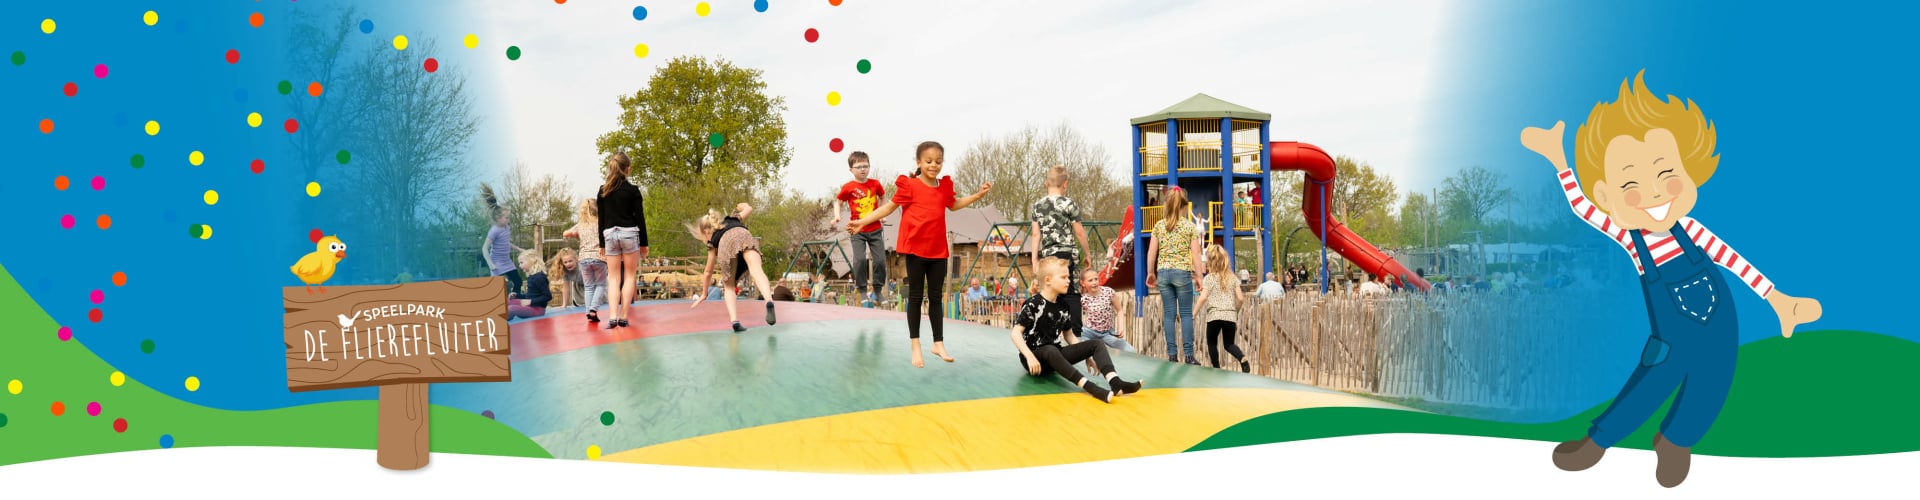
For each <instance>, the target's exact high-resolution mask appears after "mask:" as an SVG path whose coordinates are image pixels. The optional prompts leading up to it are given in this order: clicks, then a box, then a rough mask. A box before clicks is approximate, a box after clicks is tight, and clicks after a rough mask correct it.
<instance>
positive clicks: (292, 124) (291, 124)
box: [286, 118, 300, 134]
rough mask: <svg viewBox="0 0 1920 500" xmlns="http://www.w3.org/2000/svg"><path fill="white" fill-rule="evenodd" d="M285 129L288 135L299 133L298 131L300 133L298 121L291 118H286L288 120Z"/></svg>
mask: <svg viewBox="0 0 1920 500" xmlns="http://www.w3.org/2000/svg"><path fill="white" fill-rule="evenodd" d="M286 128H287V133H289V134H291V133H294V132H299V131H300V120H295V119H292V118H288V119H287V124H286Z"/></svg>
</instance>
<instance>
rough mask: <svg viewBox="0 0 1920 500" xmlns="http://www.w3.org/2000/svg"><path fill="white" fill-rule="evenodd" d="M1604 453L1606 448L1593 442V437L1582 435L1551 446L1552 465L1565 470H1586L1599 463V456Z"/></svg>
mask: <svg viewBox="0 0 1920 500" xmlns="http://www.w3.org/2000/svg"><path fill="white" fill-rule="evenodd" d="M1606 454H1607V449H1606V448H1602V447H1601V446H1600V444H1599V443H1595V442H1593V438H1591V437H1583V438H1580V439H1577V440H1573V441H1567V442H1564V443H1560V446H1555V447H1553V465H1555V466H1558V467H1560V470H1565V471H1582V470H1587V468H1589V467H1593V464H1597V463H1600V457H1601V456H1604V455H1606Z"/></svg>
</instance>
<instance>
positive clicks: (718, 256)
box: [687, 203, 774, 333]
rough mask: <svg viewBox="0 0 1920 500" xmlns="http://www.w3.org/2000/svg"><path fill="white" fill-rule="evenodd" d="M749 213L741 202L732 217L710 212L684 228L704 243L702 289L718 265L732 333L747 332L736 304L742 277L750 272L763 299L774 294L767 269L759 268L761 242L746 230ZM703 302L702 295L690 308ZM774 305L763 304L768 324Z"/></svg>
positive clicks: (745, 205)
mask: <svg viewBox="0 0 1920 500" xmlns="http://www.w3.org/2000/svg"><path fill="white" fill-rule="evenodd" d="M752 214H753V207H752V206H750V205H747V204H745V203H741V204H739V205H735V206H734V212H733V214H731V215H727V216H725V217H722V216H721V215H720V211H718V210H711V209H709V210H707V215H706V216H704V217H701V218H700V221H699V222H697V223H694V224H688V225H687V231H688V232H691V233H693V237H694V238H698V239H700V240H701V241H704V242H706V243H707V270H706V272H703V273H701V276H703V277H702V278H701V279H700V287H701V288H706V287H707V286H709V285H710V284H712V282H713V276H714V272H715V271H716V269H714V267H715V266H716V265H718V266H719V269H717V271H719V273H720V278H721V279H720V288H721V289H722V291H723V292H724V293H725V294H726V295H725V296H724V297H725V298H726V300H727V320H729V321H732V322H733V331H734V333H739V332H744V331H747V329H746V327H743V326H740V310H739V308H738V306H737V305H736V303H735V302H736V301H738V300H739V296H740V278H741V276H742V275H745V274H748V273H752V274H753V283H754V285H755V286H758V287H759V288H758V289H759V290H761V292H760V294H761V295H762V296H763V297H764V296H767V295H770V294H771V293H772V291H773V286H772V284H771V283H770V282H769V280H768V279H767V272H766V270H764V269H761V267H760V243H759V242H758V241H757V240H756V239H755V238H754V237H753V233H751V232H749V231H747V225H746V223H745V221H746V218H747V216H748V215H752ZM706 300H707V296H705V295H702V296H698V297H695V298H694V299H693V307H700V303H701V302H705V301H706ZM773 302H774V301H773V300H767V301H766V303H767V324H769V325H771V324H774V317H773Z"/></svg>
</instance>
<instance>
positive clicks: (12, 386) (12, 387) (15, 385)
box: [7, 379, 26, 394]
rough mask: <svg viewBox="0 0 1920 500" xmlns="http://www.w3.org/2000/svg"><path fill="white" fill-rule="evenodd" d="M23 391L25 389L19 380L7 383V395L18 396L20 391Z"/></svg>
mask: <svg viewBox="0 0 1920 500" xmlns="http://www.w3.org/2000/svg"><path fill="white" fill-rule="evenodd" d="M23 390H26V387H25V386H24V385H23V384H21V383H20V379H13V380H9V381H7V393H8V394H20V391H23Z"/></svg>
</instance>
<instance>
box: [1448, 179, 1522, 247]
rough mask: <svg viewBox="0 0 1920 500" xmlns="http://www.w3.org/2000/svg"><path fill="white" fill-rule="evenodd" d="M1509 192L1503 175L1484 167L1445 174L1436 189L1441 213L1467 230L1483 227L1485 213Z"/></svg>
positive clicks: (1505, 197) (1510, 192) (1501, 201)
mask: <svg viewBox="0 0 1920 500" xmlns="http://www.w3.org/2000/svg"><path fill="white" fill-rule="evenodd" d="M1510 195H1512V190H1511V189H1508V188H1507V187H1506V179H1505V178H1504V177H1503V176H1501V175H1500V174H1498V173H1495V172H1494V171H1492V170H1489V169H1487V168H1486V167H1481V166H1473V167H1468V168H1467V169H1465V170H1461V171H1460V172H1459V173H1456V174H1454V175H1452V176H1450V177H1447V179H1446V181H1445V183H1444V184H1443V187H1442V188H1441V189H1440V210H1441V215H1442V216H1443V217H1446V218H1447V219H1448V220H1449V221H1450V222H1457V223H1459V225H1460V226H1462V227H1466V228H1469V229H1467V230H1469V231H1472V230H1480V229H1484V228H1485V227H1486V218H1487V213H1488V212H1491V211H1493V209H1494V208H1495V207H1497V206H1499V205H1500V204H1501V203H1503V202H1505V201H1506V199H1507V196H1510Z"/></svg>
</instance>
